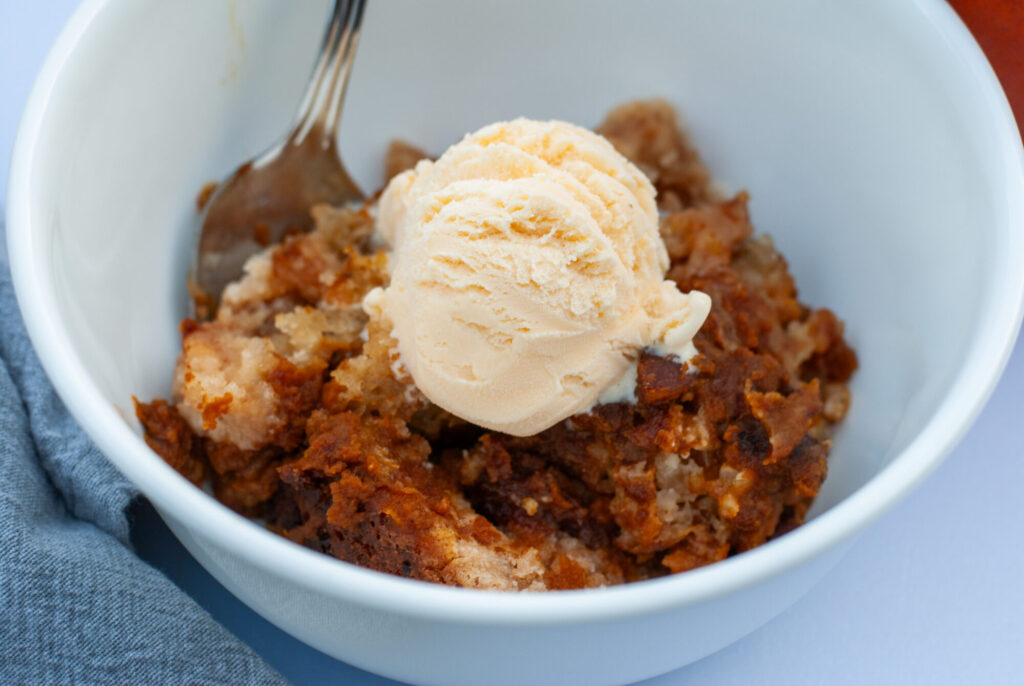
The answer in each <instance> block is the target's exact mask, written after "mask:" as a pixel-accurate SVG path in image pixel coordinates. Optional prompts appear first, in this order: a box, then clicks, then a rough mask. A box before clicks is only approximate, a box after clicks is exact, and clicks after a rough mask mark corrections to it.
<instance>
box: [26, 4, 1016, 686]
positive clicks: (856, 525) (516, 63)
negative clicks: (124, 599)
mask: <svg viewBox="0 0 1024 686" xmlns="http://www.w3.org/2000/svg"><path fill="white" fill-rule="evenodd" d="M707 5H708V4H707V3H680V4H678V5H674V6H673V8H672V10H671V13H672V17H669V19H674V20H673V21H666V17H665V16H664V15H665V8H664V7H663V6H660V5H658V6H655V5H654V4H651V5H640V6H631V7H629V8H626V7H622V6H620V5H619V4H615V3H609V4H607V5H602V6H601V7H598V8H595V6H594V5H593V4H591V3H587V4H586V5H585V6H584V4H583V3H578V4H574V3H557V4H554V5H552V4H547V3H545V4H544V6H543V9H542V8H541V5H540V4H538V5H537V7H536V8H533V7H531V6H530V5H528V4H522V3H520V4H517V5H516V6H515V7H503V8H497V7H487V8H482V7H481V8H477V7H475V6H462V5H460V6H458V8H454V6H453V7H452V8H448V9H449V10H450V11H446V10H445V6H443V5H436V4H432V5H431V6H430V7H429V8H427V7H424V6H421V5H420V4H417V3H398V2H396V3H386V4H385V3H378V4H376V5H374V6H372V7H370V8H369V9H368V10H367V15H366V19H365V24H364V34H363V39H362V44H361V48H360V58H359V63H358V65H357V67H356V70H355V73H354V75H353V82H352V84H351V90H350V92H349V97H348V104H347V105H346V113H345V123H344V125H343V127H342V128H343V131H342V148H343V149H344V150H345V151H346V159H347V160H348V162H349V164H350V166H351V168H352V170H353V172H354V173H355V175H356V176H357V177H358V180H359V181H360V182H361V183H362V184H363V186H364V187H368V188H369V187H374V186H375V185H376V184H377V183H378V182H379V179H380V154H381V151H382V150H384V149H385V147H386V144H387V140H388V139H389V138H390V137H392V136H394V135H396V134H400V135H402V136H404V137H406V138H409V139H410V140H414V141H417V142H418V143H419V144H421V145H423V146H424V148H425V149H428V150H433V151H441V150H443V149H444V148H445V146H447V145H448V144H450V143H451V142H452V141H455V140H458V139H459V137H460V136H461V135H462V134H464V133H465V132H466V131H471V130H474V129H476V128H478V127H479V126H480V125H482V124H484V123H486V122H490V121H499V120H506V119H510V118H512V117H515V116H519V115H523V116H527V117H532V118H536V119H551V118H557V119H560V120H566V121H574V122H580V123H584V124H587V123H594V122H596V121H597V120H598V119H599V118H600V116H601V114H602V113H603V112H604V111H605V110H606V108H607V107H608V106H609V105H610V104H613V103H616V102H622V101H626V100H630V99H633V98H636V97H647V96H651V95H660V96H664V97H666V98H668V99H669V100H670V101H672V102H673V103H674V104H676V105H677V106H679V108H680V110H681V111H682V112H683V114H684V116H685V118H686V121H687V124H688V126H689V129H690V133H691V136H692V139H693V141H694V143H695V144H696V145H697V147H698V148H699V149H700V150H701V152H702V154H703V156H704V159H705V161H706V162H707V165H708V167H709V168H711V169H712V170H714V172H715V174H716V176H717V177H718V178H719V179H720V180H721V181H722V183H723V184H725V185H726V186H727V187H729V190H730V191H735V190H738V189H740V188H747V189H749V190H750V192H751V198H752V200H751V213H752V216H753V217H754V219H755V223H756V224H757V226H758V229H759V230H760V231H763V232H765V233H768V234H770V235H771V236H772V237H773V239H774V240H775V243H776V246H777V247H778V249H779V251H780V252H781V253H782V254H784V255H785V256H786V259H787V261H788V263H789V267H790V270H791V271H792V272H793V275H794V276H795V278H796V281H797V283H799V285H800V292H801V297H802V298H803V299H804V300H806V301H807V302H810V303H815V304H822V305H827V306H828V307H830V308H832V309H834V310H835V311H836V312H838V313H840V314H841V316H842V318H843V320H844V321H845V322H846V333H847V335H848V336H849V339H850V343H851V345H852V346H853V347H854V348H855V349H856V350H857V353H858V356H859V361H860V367H859V369H858V371H857V372H856V374H855V375H854V376H853V378H852V381H851V386H850V388H851V394H852V397H853V399H854V400H853V403H852V404H851V406H850V411H849V413H848V415H847V417H846V418H845V420H844V421H843V423H842V425H841V428H840V429H839V430H838V431H837V432H836V434H835V435H834V437H833V448H832V455H831V458H830V461H829V476H828V479H827V480H826V481H825V483H824V485H823V487H822V490H821V492H820V493H819V495H818V498H817V500H816V501H815V505H814V507H813V508H812V509H811V510H810V511H809V512H808V515H807V522H806V523H805V524H804V525H803V526H802V527H800V528H798V529H796V530H795V531H793V532H791V533H789V534H787V535H785V536H781V537H779V538H778V539H777V540H773V541H771V542H768V543H767V544H765V545H763V546H761V547H758V548H756V549H754V550H752V551H749V552H745V553H742V554H739V555H736V556H734V557H732V558H729V559H726V560H724V561H721V562H717V563H715V564H711V565H708V566H706V567H702V568H699V569H695V570H692V571H687V572H685V573H682V574H676V575H671V576H666V577H663V578H657V579H651V580H646V581H640V582H637V583H629V584H622V585H620V586H615V587H610V588H603V589H591V590H583V591H571V592H555V593H542V594H541V593H536V594H534V593H531V594H520V593H492V592H488V591H475V590H473V591H470V590H464V589H456V588H448V587H445V586H442V585H440V584H426V583H422V582H418V581H416V580H410V579H401V578H396V577H395V576H393V575H387V574H380V573H379V572H374V571H372V570H366V569H363V568H360V567H358V566H354V565H348V564H345V563H343V562H340V561H337V560H333V559H331V558H330V557H329V556H326V555H323V554H320V553H317V552H314V551H310V550H308V549H305V548H303V547H301V546H298V545H295V544H293V543H291V542H289V541H286V540H284V539H283V538H281V537H279V536H276V535H275V534H272V533H270V532H268V531H266V530H265V529H264V528H263V527H261V526H258V525H256V524H254V523H252V522H250V521H248V520H247V519H245V518H244V517H241V516H239V515H237V514H236V513H234V512H232V511H230V510H229V509H228V508H225V507H224V506H222V505H221V504H219V503H218V502H217V501H216V500H215V499H213V498H212V497H210V496H208V495H206V494H204V493H202V492H201V491H199V489H196V488H195V487H194V486H193V485H192V484H190V483H189V482H188V481H187V480H186V479H184V478H182V477H181V476H179V475H178V474H177V473H175V472H174V470H172V469H171V468H170V467H169V466H167V465H166V463H164V462H163V461H162V460H161V459H160V458H159V457H158V456H157V455H155V454H154V453H153V452H152V451H151V450H150V449H149V448H148V447H147V446H146V444H145V443H144V441H143V438H142V433H141V429H140V427H139V426H138V425H136V424H135V423H134V418H133V408H132V405H131V396H132V395H133V394H134V395H136V396H138V397H140V398H144V399H145V398H154V397H159V396H162V395H165V394H166V393H167V389H168V388H170V385H171V369H172V368H173V364H174V360H175V358H176V356H177V353H178V351H179V346H180V336H179V333H178V330H177V324H178V322H180V320H181V319H182V318H183V317H184V315H185V312H186V310H185V298H184V292H185V291H184V275H185V273H186V271H187V263H188V252H189V247H190V244H191V240H192V236H191V234H190V232H189V228H190V226H192V223H193V221H194V214H193V212H194V210H193V209H192V207H191V206H190V203H191V199H192V197H193V196H194V193H195V189H197V188H198V187H199V186H200V185H201V184H202V183H203V182H204V181H206V180H207V179H208V178H210V177H211V176H216V175H217V174H219V173H222V172H223V171H224V170H226V169H229V168H230V167H231V165H232V164H234V163H236V162H237V161H238V160H241V159H245V158H246V157H249V156H251V155H252V154H253V153H255V152H257V148H258V146H260V145H262V144H263V143H264V142H265V141H267V140H270V139H271V138H272V137H273V135H274V134H276V133H277V132H279V131H280V130H282V129H283V128H284V127H285V124H286V123H287V121H288V119H289V117H290V115H291V108H292V105H293V104H294V102H295V101H296V100H297V98H298V95H299V90H300V88H301V84H302V81H303V77H304V76H305V74H306V72H307V71H308V68H309V66H310V64H311V62H312V57H313V51H314V50H315V47H316V46H315V37H316V36H317V35H318V33H319V29H320V25H321V24H320V22H321V21H322V19H323V11H324V10H325V8H323V7H316V6H307V5H303V7H302V8H287V9H285V8H282V7H281V6H280V5H279V4H277V3H271V2H267V3H257V2H252V3H245V4H237V5H234V6H233V9H231V8H229V7H228V6H227V4H220V3H199V2H196V3H175V4H174V5H173V6H172V5H162V4H157V3H153V4H152V5H139V4H134V3H126V2H116V1H109V2H98V1H96V2H87V3H85V4H84V5H83V7H82V9H81V10H80V11H79V12H78V13H77V14H76V17H75V18H74V20H73V21H72V22H71V24H70V25H69V27H68V29H67V30H66V31H65V33H64V35H63V36H62V37H61V39H60V40H59V41H58V44H57V46H56V47H55V48H54V52H53V54H52V55H51V57H50V59H49V60H48V61H47V64H46V66H45V68H44V70H43V72H42V74H41V75H40V78H39V82H38V84H37V87H36V90H35V92H34V95H33V97H32V99H31V100H30V103H29V106H28V109H27V110H26V114H25V119H24V123H23V127H22V130H21V132H20V133H19V140H18V143H17V148H16V154H15V160H14V166H13V168H12V175H11V177H12V185H11V188H10V193H9V202H10V209H9V221H8V235H9V242H10V246H11V258H12V268H13V270H14V276H15V283H16V287H17V289H18V295H19V299H20V302H21V304H22V307H23V311H24V313H25V318H26V322H27V324H28V327H29V330H30V333H31V335H32V337H33V341H34V343H35V345H36V346H37V349H38V350H39V353H40V357H41V359H42V360H43V363H44V365H45V366H46V368H47V370H48V371H49V372H50V374H51V377H52V378H53V380H54V383H55V385H56V386H57V388H58V390H59V391H60V393H61V395H62V397H63V398H64V399H65V401H66V402H67V404H68V406H69V408H70V409H71V410H72V412H73V413H74V415H75V416H76V418H77V419H78V420H79V421H80V422H81V423H82V425H83V427H85V429H86V430H87V431H88V432H89V434H90V435H91V436H92V437H93V438H94V440H96V442H97V443H98V444H99V446H100V447H101V448H102V449H103V450H104V452H105V453H106V454H108V455H109V456H110V458H111V460H112V461H114V462H115V464H117V465H118V467H119V468H120V469H121V470H122V471H124V472H125V474H126V475H128V476H129V477H130V478H131V479H132V480H133V481H134V482H135V483H136V484H137V485H138V486H139V487H140V489H141V490H142V491H143V492H144V493H145V494H146V496H147V497H149V498H150V499H151V500H152V501H153V502H154V504H155V505H156V506H157V508H158V509H159V510H160V512H161V514H162V515H163V516H164V517H165V519H166V520H167V521H168V523H169V525H170V526H171V527H172V529H173V530H174V531H175V533H176V534H177V535H178V536H179V537H180V538H181V539H182V541H183V542H184V543H185V545H186V546H187V547H188V548H189V549H190V551H191V552H192V553H193V554H194V555H195V556H196V557H197V558H198V559H199V560H200V561H201V562H202V563H203V564H204V566H206V567H207V569H209V570H210V571H211V573H213V574H214V575H215V576H216V577H217V578H218V579H219V580H221V581H222V583H224V584H225V586H227V587H228V588H229V589H230V590H231V591H232V592H233V593H235V594H236V595H238V596H239V597H240V598H241V599H242V600H244V601H245V602H247V603H248V604H249V605H250V606H252V607H254V608H255V609H256V610H257V611H259V612H260V613H261V614H263V615H264V616H266V617H268V618H269V619H271V620H272V621H274V622H275V623H276V624H278V625H279V626H281V627H282V628H284V629H285V630H287V631H289V632H290V633H292V634H294V635H296V636H298V637H299V638H301V639H303V640H305V641H306V642H308V643H310V644H311V645H314V646H315V647H318V648H320V649H321V650H324V651H326V652H328V653H330V654H332V655H335V656H337V657H339V658H342V659H345V660H347V661H349V662H351V663H353V664H355V665H358V666H361V667H364V668H367V669H370V670H372V671H376V672H379V673H382V674H386V675H389V676H393V677H396V678H399V679H404V680H407V681H416V682H421V683H480V682H487V683H501V682H506V683H521V682H522V681H525V680H527V679H529V680H534V681H538V682H541V683H548V682H554V681H557V682H559V683H573V682H575V683H587V684H596V683H622V682H626V681H630V680H636V679H639V678H643V677H645V676H650V675H654V674H657V673H660V672H664V671H666V670H668V669H671V668H673V667H677V666H679V665H682V664H685V663H686V662H689V661H692V660H694V659H697V658H699V657H700V656H702V655H705V654H707V653H708V652H711V651H712V650H715V649H717V648H719V647H721V646H723V645H725V644H726V643H728V642H730V641H732V640H735V639H736V638H738V637H739V636H741V635H743V634H744V633H746V632H748V631H750V630H752V629H754V628H755V627H757V626H759V625H760V624H762V623H764V622H765V621H767V620H768V619H769V618H770V617H772V616H774V615H775V614H776V613H778V612H779V611H781V610H782V609H783V608H785V607H786V606H788V605H789V604H790V603H791V602H793V601H794V600H795V599H796V598H797V597H799V596H800V595H801V594H802V593H803V592H804V591H805V590H806V589H807V588H808V587H809V586H810V585H811V584H812V583H814V581H816V580H817V579H818V578H820V576H821V575H822V574H823V573H824V572H825V571H826V570H827V569H828V567H829V566H830V565H831V564H832V563H834V562H835V561H836V560H837V559H838V558H839V556H840V554H841V552H842V549H843V547H844V545H845V544H848V543H849V541H850V536H851V535H852V534H853V533H854V532H856V531H857V530H859V529H860V528H862V527H863V526H864V525H865V524H867V523H868V522H870V521H872V520H873V519H874V518H875V517H877V516H878V515H880V514H881V513H882V512H883V511H884V510H885V509H886V508H887V507H889V506H891V505H892V504H894V503H895V502H897V501H898V500H899V498H900V497H901V496H902V495H903V494H905V493H906V492H907V491H908V490H909V489H910V488H911V487H912V486H913V485H915V484H916V483H918V482H919V481H920V480H921V479H922V478H923V477H924V476H925V475H926V474H927V472H928V471H929V470H930V469H931V468H932V467H934V466H935V465H936V464H938V462H939V460H940V459H941V457H942V456H943V455H944V454H945V453H946V452H947V451H948V450H949V449H950V448H951V447H952V445H953V444H954V443H955V441H956V439H957V438H958V437H959V436H960V435H961V434H962V433H963V431H965V430H966V428H967V426H968V425H969V423H970V421H971V419H972V418H973V417H974V416H975V414H976V413H977V411H978V410H979V409H980V407H981V405H982V404H983V402H984V400H985V398H986V397H987V394H988V392H989V391H990V389H991V388H992V385H993V384H994V382H995V380H996V378H997V376H998V373H999V371H1000V370H1001V368H1002V364H1003V363H1004V362H1005V358H1006V356H1007V354H1008V351H1009V348H1010V345H1011V344H1012V341H1013V338H1014V336H1015V333H1016V330H1017V326H1018V324H1019V314H1020V301H1021V292H1022V284H1021V278H1022V276H1021V275H1022V274H1024V269H1021V265H1020V261H1021V255H1022V254H1024V250H1022V246H1021V217H1022V214H1021V197H1020V194H1021V191H1020V189H1021V187H1022V184H1021V171H1020V166H1021V165H1020V144H1019V140H1018V138H1017V136H1016V133H1015V130H1014V128H1013V124H1012V120H1011V119H1010V116H1009V110H1008V108H1007V106H1006V104H1005V100H1004V98H1003V96H1002V94H1001V92H1000V90H999V88H998V85H997V83H996V82H995V79H994V77H993V76H992V74H991V72H990V71H989V69H988V67H987V65H986V64H985V62H984V59H983V57H982V56H981V54H980V52H979V51H978V49H977V47H976V46H975V45H974V43H973V41H972V40H971V39H970V37H969V36H968V35H967V33H966V31H965V30H964V28H963V27H962V25H961V24H960V23H959V21H958V20H957V19H956V17H955V15H953V13H952V11H951V10H949V8H948V7H946V6H945V5H944V4H942V3H939V2H934V3H933V2H919V3H916V4H913V5H910V4H902V3H901V4H900V5H898V6H896V5H891V4H886V5H881V4H877V5H875V4H871V5H868V4H863V5H862V4H858V5H849V6H844V7H841V8H837V7H835V6H823V5H822V6H817V5H815V6H799V7H797V6H796V4H793V5H788V4H779V5H773V6H771V7H766V6H762V5H761V4H757V3H751V4H749V5H747V4H745V3H740V2H736V3H715V4H714V5H712V6H707ZM456 11H457V12H458V13H459V16H460V21H459V22H454V23H453V22H450V21H449V19H450V17H451V16H452V14H451V12H456ZM538 13H543V16H544V17H545V21H544V22H537V21H535V18H536V17H537V16H539V15H538ZM676 13H678V14H676ZM239 31H240V32H241V34H242V35H244V50H243V48H242V47H240V46H241V45H242V44H243V41H240V40H239V38H238V36H239ZM183 35H187V36H192V37H194V39H193V40H192V41H191V42H190V43H189V45H188V47H187V49H186V48H184V47H183V46H182V43H181V36H183ZM781 36H784V37H785V38H784V39H782V38H780V37H781ZM624 44H625V45H627V46H628V49H625V48H624V49H623V50H621V51H619V50H614V51H613V50H609V49H608V46H611V45H624ZM154 55H157V56H158V57H154ZM428 56H429V59H428V58H427V57H428ZM101 77H102V78H101ZM467 84H468V85H467ZM837 84H841V87H837ZM183 142H185V143H184V144H183ZM965 226H970V227H971V228H970V231H969V232H966V231H965V229H964V227H965ZM396 645H397V646H401V650H399V651H397V652H396V649H395V647H396ZM624 656H628V657H624Z"/></svg>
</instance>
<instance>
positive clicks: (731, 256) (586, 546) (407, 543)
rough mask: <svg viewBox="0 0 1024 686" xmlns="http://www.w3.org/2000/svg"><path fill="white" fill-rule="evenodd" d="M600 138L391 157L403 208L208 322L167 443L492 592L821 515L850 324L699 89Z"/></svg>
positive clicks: (335, 231)
mask: <svg viewBox="0 0 1024 686" xmlns="http://www.w3.org/2000/svg"><path fill="white" fill-rule="evenodd" d="M597 130H598V132H599V133H601V134H604V136H607V138H605V137H602V136H601V135H597V134H595V133H591V132H589V131H586V130H584V129H581V128H579V127H577V126H574V125H571V124H567V123H565V122H555V121H548V122H538V121H530V120H525V119H517V120H515V121H512V122H503V123H498V124H493V125H490V126H486V127H484V128H482V129H481V130H479V131H477V132H475V133H473V134H470V135H467V136H466V137H465V138H464V139H463V140H462V141H460V142H459V143H457V144H455V145H453V146H452V147H450V148H449V149H448V150H447V151H446V152H445V153H444V154H443V155H441V157H440V158H438V159H437V160H436V161H430V160H423V159H417V158H423V157H425V156H424V155H423V154H422V153H419V154H416V153H415V152H414V151H415V148H414V147H412V146H410V145H409V144H405V143H397V144H393V145H392V146H391V147H390V153H389V155H388V159H386V160H385V164H384V167H385V169H387V170H389V171H390V172H397V173H395V175H394V176H393V177H392V178H391V179H390V180H389V183H388V185H387V188H386V189H385V190H384V191H383V194H378V195H379V197H380V202H379V204H378V203H376V202H374V201H371V202H368V203H364V204H363V205H362V206H361V207H341V208H333V207H330V206H328V205H320V206H317V207H315V208H314V209H313V216H314V218H315V224H316V226H315V229H314V230H313V231H312V232H311V233H309V234H306V235H301V236H290V237H288V238H286V239H285V240H284V242H283V243H282V244H280V245H278V246H273V247H268V248H266V249H265V250H264V251H263V252H262V253H260V254H258V255H256V256H254V257H253V258H251V259H250V260H249V261H248V263H247V264H246V265H245V273H244V275H243V276H242V277H241V278H239V279H238V280H237V281H235V282H233V283H231V284H230V285H229V286H228V287H227V289H226V290H225V291H224V293H223V295H222V297H221V298H220V307H219V310H218V311H217V316H216V318H215V320H214V321H211V322H204V323H201V324H200V323H197V322H196V321H193V320H191V319H187V320H185V322H184V323H183V324H182V334H183V335H182V340H183V351H182V354H181V356H180V357H179V360H178V363H177V365H176V369H175V376H174V384H173V405H169V404H168V403H167V402H166V401H163V400H157V401H154V402H152V403H147V404H137V414H138V417H139V419H140V420H141V421H142V424H143V426H144V428H145V431H146V440H147V442H148V443H149V444H150V446H152V447H153V448H154V449H155V450H156V451H157V452H158V453H160V454H161V455H162V456H163V457H164V459H166V460H167V462H168V464H171V465H172V466H174V467H175V468H176V469H177V470H178V471H179V472H180V473H181V474H183V475H184V476H186V477H187V478H189V479H190V480H192V481H193V482H195V483H196V484H197V485H202V484H204V483H205V482H206V481H207V480H208V479H210V478H211V477H212V479H211V485H212V488H213V492H214V494H215V495H216V496H217V498H218V499H219V500H221V502H223V503H225V504H227V505H228V506H229V507H232V508H234V509H235V510H236V511H238V512H240V513H242V514H247V515H251V516H254V517H257V518H259V519H261V520H264V521H266V522H267V523H268V525H269V526H270V527H271V528H272V529H273V530H275V531H277V532H279V533H281V534H282V535H284V536H286V537H288V538H290V539H292V540H294V541H296V542H297V543H302V544H303V545H306V546H308V547H310V548H312V549H314V550H320V551H323V552H325V553H329V554H332V555H334V556H335V557H338V558H339V559H342V560H345V561H348V562H353V563H356V564H360V565H363V566H366V567H369V568H371V569H377V570H380V571H385V572H389V573H392V574H396V575H400V576H406V577H410V578H414V579H421V580H427V581H438V582H442V583H448V584H452V585H458V586H465V587H470V588H486V589H495V590H549V589H558V590H567V589H573V588H586V587H595V586H605V585H609V584H617V583H622V582H625V581H638V580H644V579H652V578H656V577H658V576H661V575H664V574H666V573H669V572H683V571H688V570H690V569H694V568H697V567H700V566H703V565H706V564H710V563H712V562H716V561H718V560H721V559H724V558H725V557H726V556H727V555H729V554H736V553H740V552H743V551H746V550H750V549H752V548H754V547H755V546H757V545H760V544H762V543H764V542H765V541H767V540H771V539H773V538H777V537H778V536H781V535H782V534H784V533H787V532H788V531H790V530H792V529H793V528H795V527H796V526H798V525H799V524H801V523H802V522H803V520H804V517H805V515H806V512H807V510H808V508H809V507H810V506H811V504H812V502H813V499H814V496H815V495H817V493H818V491H819V489H820V488H821V485H822V482H823V481H824V479H825V475H826V472H827V455H828V450H829V446H830V445H831V440H830V435H831V430H832V427H833V425H835V424H836V423H838V422H839V421H840V420H841V419H842V418H843V417H844V416H845V415H846V412H847V408H848V407H849V403H850V397H849V390H848V387H847V382H848V381H849V379H850V376H851V374H852V372H853V371H854V369H855V368H856V356H855V355H854V353H853V351H852V350H850V348H849V346H848V345H847V344H846V342H845V340H844V339H843V335H842V333H843V327H842V324H841V322H839V320H838V319H837V318H836V316H835V315H834V314H833V313H832V312H831V311H829V310H827V309H811V308H809V307H806V306H804V305H802V304H801V303H800V302H798V300H797V293H796V287H795V284H794V282H793V279H792V277H791V275H790V274H789V272H788V270H787V268H786V263H785V260H784V259H783V258H782V257H781V256H780V255H779V254H778V252H777V251H776V250H775V248H774V246H773V245H772V242H771V239H770V238H769V237H767V236H763V235H759V236H758V235H754V232H753V228H752V226H751V223H750V218H749V215H748V212H747V200H748V198H747V195H746V193H743V192H741V193H739V194H737V195H736V196H734V197H729V198H723V197H719V193H717V192H716V191H715V190H714V188H713V185H712V182H711V175H710V174H709V173H708V170H707V169H706V168H705V167H704V165H703V164H702V163H701V161H700V158H699V156H698V154H697V152H696V151H695V150H694V149H693V147H692V146H691V145H690V144H689V142H688V141H687V139H686V137H685V135H684V134H683V133H682V131H681V129H680V127H679V124H678V122H677V120H676V115H675V113H674V112H673V110H672V108H671V106H669V105H668V104H667V103H665V102H663V101H650V102H635V103H630V104H627V105H623V106H621V107H618V108H616V109H615V110H613V111H612V112H611V113H610V114H609V115H608V117H607V119H606V120H605V122H604V123H603V124H602V125H601V126H599V127H598V129H597ZM616 148H617V149H618V150H617V149H616ZM619 151H625V152H626V153H627V154H629V155H630V156H631V157H632V159H633V160H635V162H636V163H637V164H639V165H642V166H643V167H644V168H645V169H646V170H647V173H646V175H645V173H644V172H643V171H641V169H640V168H638V167H637V166H636V165H634V164H632V163H631V162H629V161H628V160H627V159H626V158H625V157H624V156H623V155H622V154H621V153H620V152H619ZM399 157H401V158H402V160H404V161H405V162H406V166H408V165H413V166H412V168H410V169H406V170H404V171H399V167H400V165H399V162H400V160H399V159H398V158H399ZM651 179H653V180H656V181H657V183H658V189H657V195H656V190H655V186H654V185H653V184H652V183H651ZM659 207H660V208H661V212H662V216H661V218H660V220H659V216H658V208H659ZM257 219H258V218H257ZM666 277H669V278H666Z"/></svg>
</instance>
